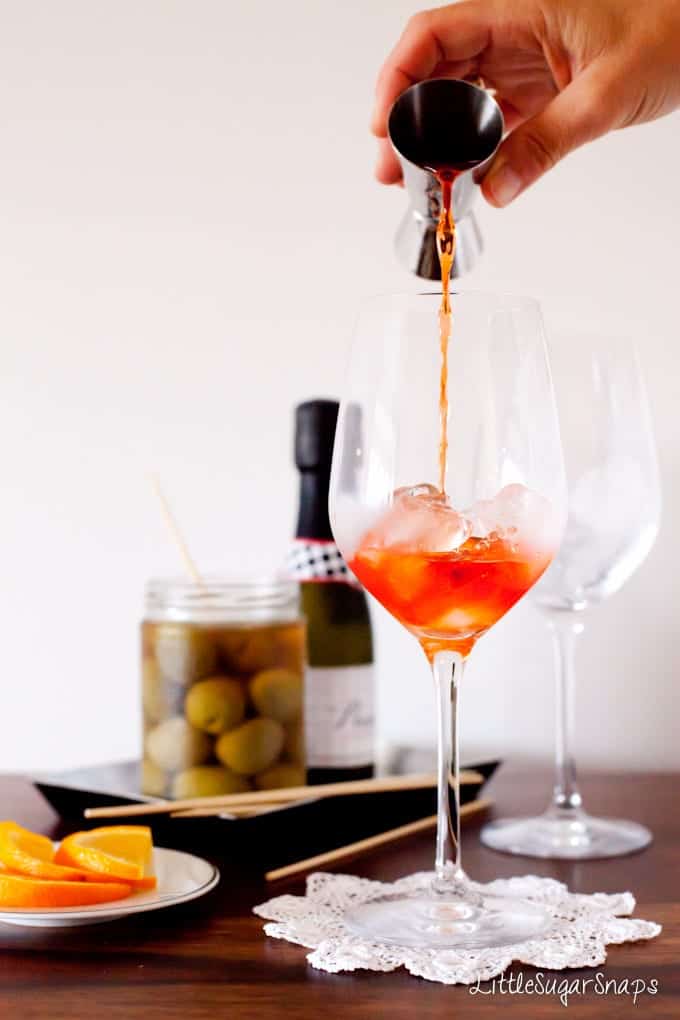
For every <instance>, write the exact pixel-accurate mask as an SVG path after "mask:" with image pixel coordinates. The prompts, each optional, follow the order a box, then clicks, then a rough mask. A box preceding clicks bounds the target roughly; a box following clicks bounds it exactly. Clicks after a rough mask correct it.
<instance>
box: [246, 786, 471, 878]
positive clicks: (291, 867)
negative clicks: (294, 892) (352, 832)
mask: <svg viewBox="0 0 680 1020" xmlns="http://www.w3.org/2000/svg"><path fill="white" fill-rule="evenodd" d="M490 804H491V801H490V800H488V799H486V798H484V797H481V798H480V799H479V800H473V801H470V802H469V803H468V804H463V806H462V807H461V809H460V817H461V819H465V818H470V817H471V816H473V815H477V814H481V813H482V812H483V811H486V810H487V808H488V807H489V806H490ZM436 824H437V816H436V815H430V816H428V817H427V818H420V819H418V821H416V822H409V823H408V824H407V825H400V826H399V827H398V828H396V829H388V831H387V832H380V833H378V835H376V836H368V838H367V839H360V840H357V842H356V843H348V844H347V846H341V847H338V848H337V849H336V850H328V851H327V852H326V853H323V854H317V855H316V857H307V858H306V859H305V860H304V861H295V863H294V864H286V865H285V867H283V868H275V869H274V870H273V871H267V872H266V873H265V876H264V877H265V878H266V879H267V881H268V882H276V881H278V880H280V879H282V878H292V877H293V876H294V875H299V874H300V873H301V872H304V871H311V870H312V869H313V868H323V867H326V865H327V864H335V862H336V861H340V860H344V859H345V858H346V857H354V856H356V855H357V854H362V853H366V852H367V851H368V850H373V849H375V848H376V847H379V846H384V845H385V844H386V843H393V842H395V841H396V840H398V839H403V838H404V837H405V836H412V835H414V834H415V833H417V832H425V831H426V830H427V829H433V828H434V827H435V825H436Z"/></svg>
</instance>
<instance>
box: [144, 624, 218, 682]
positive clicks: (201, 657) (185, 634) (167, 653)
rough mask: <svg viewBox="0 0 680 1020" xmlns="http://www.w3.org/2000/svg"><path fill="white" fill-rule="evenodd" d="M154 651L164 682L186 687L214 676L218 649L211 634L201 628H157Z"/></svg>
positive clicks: (177, 626)
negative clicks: (211, 675)
mask: <svg viewBox="0 0 680 1020" xmlns="http://www.w3.org/2000/svg"><path fill="white" fill-rule="evenodd" d="M154 651H155V654H156V661H157V662H158V666H159V669H160V672H161V675H162V676H163V678H164V679H165V680H169V681H171V682H172V683H175V684H180V685H181V686H183V687H188V686H189V685H190V684H193V683H195V682H196V681H197V680H200V679H202V677H205V676H210V674H211V673H214V672H215V666H216V664H217V649H216V647H215V643H214V641H213V638H212V635H211V634H210V632H209V631H206V630H205V629H203V628H201V627H194V626H191V625H190V624H186V623H159V624H156V633H155V639H154Z"/></svg>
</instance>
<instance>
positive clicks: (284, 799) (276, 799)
mask: <svg viewBox="0 0 680 1020" xmlns="http://www.w3.org/2000/svg"><path fill="white" fill-rule="evenodd" d="M483 781H484V777H483V776H482V775H481V774H480V773H479V772H473V771H463V772H461V774H460V782H461V784H476V785H479V784H480V783H482V782H483ZM435 785H436V777H435V776H434V775H432V774H430V773H425V774H421V775H410V776H380V777H378V778H376V779H358V780H356V781H355V782H349V783H347V782H345V783H326V784H320V785H319V786H289V787H286V788H284V789H281V790H253V791H251V792H248V793H231V794H226V795H224V796H220V797H190V798H187V799H186V800H175V801H168V800H161V801H149V802H146V803H144V804H117V805H115V806H114V807H94V808H87V809H86V811H85V817H86V818H133V817H136V816H139V815H164V814H169V815H172V816H173V817H175V818H177V817H183V818H187V817H198V816H197V815H193V816H192V815H188V814H186V813H185V812H192V811H200V812H201V813H202V816H203V817H205V812H206V811H207V810H208V809H213V811H212V813H214V814H223V813H229V812H232V811H233V809H234V808H236V809H239V808H243V809H246V808H253V809H257V808H262V807H275V806H283V805H284V804H292V803H295V802H296V801H302V800H309V799H318V798H320V797H344V796H347V795H350V794H364V793H386V792H389V791H396V790H424V789H427V788H428V787H434V786H435Z"/></svg>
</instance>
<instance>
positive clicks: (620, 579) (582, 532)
mask: <svg viewBox="0 0 680 1020" xmlns="http://www.w3.org/2000/svg"><path fill="white" fill-rule="evenodd" d="M551 351H552V357H553V363H554V364H556V366H557V367H558V369H559V371H558V372H557V375H556V389H557V398H558V407H559V412H560V418H561V421H562V425H563V437H564V442H565V453H566V469H567V477H568V490H569V500H568V506H569V510H568V521H567V526H566V531H565V535H564V538H563V541H562V544H561V546H560V548H559V551H558V553H557V556H556V557H555V559H554V561H553V563H552V565H551V566H550V568H549V569H548V570H547V571H546V572H545V574H544V575H543V577H542V578H541V580H540V581H539V582H538V584H537V585H536V587H535V588H534V589H533V591H532V592H531V596H530V598H531V601H532V602H533V603H534V605H535V606H536V607H537V608H538V609H539V610H540V611H541V613H542V615H543V616H544V618H545V620H546V622H547V624H548V627H549V630H550V633H551V635H552V638H553V642H554V649H555V662H556V674H557V676H556V679H557V699H556V709H557V711H556V737H557V740H556V777H555V786H554V790H553V797H552V801H551V803H550V804H549V807H548V809H547V810H546V811H545V812H544V814H542V815H540V816H538V817H536V818H519V819H499V820H497V821H494V822H492V823H490V824H489V825H487V826H485V827H484V829H483V830H482V836H481V838H482V842H484V843H485V844H486V845H487V846H490V847H492V848H493V849H496V850H503V851H505V852H509V853H516V854H522V855H525V856H532V857H557V858H568V859H579V858H592V857H613V856H619V855H621V854H626V853H631V852H633V851H635V850H639V849H641V848H642V847H644V846H646V845H647V844H648V843H649V842H650V840H651V838H652V837H651V833H650V832H649V830H648V829H646V828H644V826H641V825H638V824H637V823H635V822H629V821H626V820H622V819H602V818H594V817H592V816H591V815H589V814H587V813H586V812H585V811H584V809H583V806H582V799H581V794H580V792H579V789H578V784H577V780H576V768H575V763H574V758H573V752H572V744H573V739H572V730H573V698H574V654H575V644H576V640H577V638H578V637H579V636H580V635H581V634H582V633H583V630H584V620H585V615H586V614H585V612H584V611H585V610H587V609H589V608H590V607H592V606H596V605H598V604H599V603H601V602H603V601H604V600H605V599H607V598H609V597H610V596H611V595H612V594H614V593H615V592H617V591H618V590H619V589H620V588H621V587H622V586H623V585H624V584H625V583H626V582H627V581H628V579H629V578H630V577H631V576H632V575H633V574H634V573H635V571H636V570H637V569H638V567H639V566H640V565H641V564H642V563H643V562H644V560H645V559H646V557H647V555H648V553H649V551H650V549H651V548H652V546H653V544H654V541H655V539H656V535H657V532H658V528H659V520H660V515H661V490H660V484H659V474H658V466H657V460H656V451H655V445H654V435H653V430H652V424H651V419H650V414H649V408H648V404H647V397H646V394H645V388H644V383H643V379H642V375H641V372H640V367H639V364H638V359H637V356H636V353H635V350H634V347H633V345H632V344H631V343H630V342H629V341H628V340H626V339H625V338H623V337H615V338H612V337H609V336H606V335H597V334H589V333H581V332H579V331H576V330H571V331H568V332H560V333H558V332H555V334H554V335H553V337H552V344H551Z"/></svg>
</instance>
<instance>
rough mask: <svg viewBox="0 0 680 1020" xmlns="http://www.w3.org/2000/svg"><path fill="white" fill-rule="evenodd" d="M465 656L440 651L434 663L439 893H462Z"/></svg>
mask: <svg viewBox="0 0 680 1020" xmlns="http://www.w3.org/2000/svg"><path fill="white" fill-rule="evenodd" d="M464 661H465V660H464V659H463V656H462V655H460V654H459V653H458V652H448V651H446V652H437V653H436V655H435V657H434V661H433V663H432V671H433V675H434V682H435V691H436V698H437V724H438V767H437V853H436V859H435V878H434V882H433V887H434V889H435V891H436V892H437V893H441V894H449V895H451V894H453V895H456V894H460V891H461V890H460V884H461V881H462V880H463V879H464V877H465V876H464V874H463V870H462V868H461V862H460V795H459V787H458V778H459V762H458V685H459V684H460V680H461V677H462V675H463V665H464Z"/></svg>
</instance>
